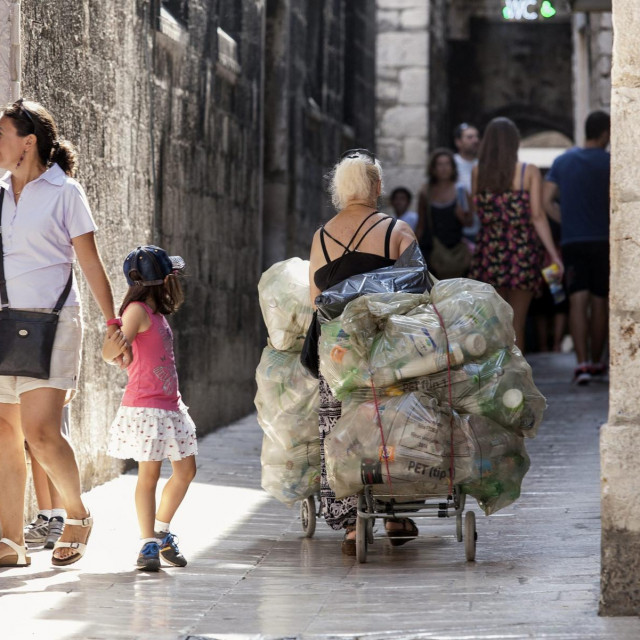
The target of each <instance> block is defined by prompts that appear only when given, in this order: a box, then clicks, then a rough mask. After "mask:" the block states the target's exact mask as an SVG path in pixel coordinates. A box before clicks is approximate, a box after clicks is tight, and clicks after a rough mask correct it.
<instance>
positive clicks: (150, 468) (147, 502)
mask: <svg viewBox="0 0 640 640" xmlns="http://www.w3.org/2000/svg"><path fill="white" fill-rule="evenodd" d="M161 467H162V462H156V461H148V462H139V463H138V482H137V483H136V513H137V514H138V524H139V525H140V537H141V538H153V537H154V531H153V525H154V524H155V517H156V488H157V486H158V479H159V478H160V468H161ZM167 522H168V520H167Z"/></svg>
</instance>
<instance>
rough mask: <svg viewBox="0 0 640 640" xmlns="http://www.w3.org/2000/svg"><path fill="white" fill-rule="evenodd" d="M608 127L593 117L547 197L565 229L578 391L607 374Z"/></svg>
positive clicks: (602, 117)
mask: <svg viewBox="0 0 640 640" xmlns="http://www.w3.org/2000/svg"><path fill="white" fill-rule="evenodd" d="M610 127H611V120H610V118H609V115H608V114H607V113H605V112H604V111H594V112H593V113H591V114H589V117H588V118H587V121H586V123H585V130H586V138H587V140H586V142H585V145H584V147H581V148H580V147H575V148H573V149H569V150H568V151H566V152H565V153H563V154H562V155H561V156H560V157H558V158H556V160H555V161H554V163H553V165H552V166H551V169H550V170H549V172H548V173H547V175H546V178H545V184H544V192H543V204H544V208H545V210H546V211H547V213H548V214H549V215H550V216H551V217H552V218H553V219H554V220H557V221H558V222H560V223H561V224H562V231H561V245H562V260H563V262H564V268H565V284H566V287H567V293H568V294H569V330H570V332H571V337H572V338H573V344H574V348H575V351H576V358H577V359H578V363H577V367H576V369H575V372H574V382H576V383H577V384H580V385H585V384H588V383H589V382H590V381H591V380H592V379H593V378H601V379H603V378H604V376H605V375H606V371H607V367H606V365H605V364H604V363H603V362H602V356H603V352H604V348H605V343H606V339H607V333H608V325H609V306H608V296H609V171H610V165H611V158H610V155H609V153H608V152H607V151H606V148H607V146H608V145H609V137H610ZM589 346H590V348H591V357H590V358H589Z"/></svg>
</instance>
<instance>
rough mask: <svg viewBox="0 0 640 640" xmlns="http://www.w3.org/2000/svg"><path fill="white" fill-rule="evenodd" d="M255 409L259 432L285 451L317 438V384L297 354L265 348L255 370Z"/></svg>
mask: <svg viewBox="0 0 640 640" xmlns="http://www.w3.org/2000/svg"><path fill="white" fill-rule="evenodd" d="M256 383H257V385H258V391H257V393H256V397H255V400H254V402H255V405H256V409H257V411H258V423H259V424H260V426H261V427H262V429H263V431H264V432H265V433H266V434H267V435H268V436H269V437H270V438H271V439H272V440H274V441H276V442H277V443H279V444H280V445H281V446H282V447H283V448H285V449H291V448H292V447H295V446H297V445H300V444H304V443H307V442H311V441H313V440H314V439H315V438H317V437H318V408H319V406H320V395H319V392H318V381H317V380H316V379H315V378H314V377H313V376H312V375H311V374H310V373H309V372H308V371H307V370H306V369H305V368H304V367H303V366H302V364H301V362H300V358H299V354H298V353H297V352H292V351H278V350H276V349H273V348H272V347H271V346H267V347H265V348H264V350H263V351H262V358H261V359H260V364H259V365H258V368H257V369H256Z"/></svg>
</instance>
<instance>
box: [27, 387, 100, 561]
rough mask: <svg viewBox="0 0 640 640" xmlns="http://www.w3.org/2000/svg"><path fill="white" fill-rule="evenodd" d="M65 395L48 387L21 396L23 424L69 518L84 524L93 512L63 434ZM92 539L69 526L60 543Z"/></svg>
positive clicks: (66, 551)
mask: <svg viewBox="0 0 640 640" xmlns="http://www.w3.org/2000/svg"><path fill="white" fill-rule="evenodd" d="M65 393H66V392H65V391H64V390H62V389H52V388H48V387H45V388H41V389H34V390H33V391H27V392H26V393H23V394H22V395H21V396H20V412H21V420H22V424H23V425H24V434H25V437H26V439H27V443H28V444H29V450H30V451H31V454H32V455H33V456H35V458H36V459H37V460H38V462H39V463H40V465H41V466H42V467H43V469H44V470H45V472H46V473H47V475H48V476H49V477H50V478H51V480H52V482H53V484H54V485H55V487H56V489H57V490H58V491H59V492H60V496H61V498H62V504H63V505H64V509H65V510H66V512H67V518H68V519H76V520H81V519H82V518H86V517H87V516H88V515H89V512H88V510H87V508H86V507H85V505H84V503H83V502H82V497H81V488H80V473H79V471H78V465H77V463H76V457H75V454H74V452H73V449H72V447H71V445H70V444H69V441H68V440H67V439H66V438H65V437H64V436H63V435H62V433H61V432H60V421H61V418H62V406H63V404H64V399H65ZM88 535H89V529H88V528H87V527H80V526H77V525H69V524H68V523H67V526H66V527H65V530H64V533H63V534H62V536H61V538H60V541H61V542H86V539H87V537H88ZM75 553H76V550H74V549H71V548H61V549H56V550H55V551H54V555H55V556H56V557H57V558H59V559H63V558H66V557H68V556H70V555H73V554H75Z"/></svg>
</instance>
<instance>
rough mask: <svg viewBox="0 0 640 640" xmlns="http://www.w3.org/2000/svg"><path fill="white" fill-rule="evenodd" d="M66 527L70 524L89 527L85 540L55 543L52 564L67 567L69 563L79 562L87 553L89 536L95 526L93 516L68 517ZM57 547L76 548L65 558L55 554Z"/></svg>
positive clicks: (65, 522)
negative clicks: (75, 518) (76, 518)
mask: <svg viewBox="0 0 640 640" xmlns="http://www.w3.org/2000/svg"><path fill="white" fill-rule="evenodd" d="M64 525H65V529H66V528H67V527H68V526H72V527H82V528H84V529H86V528H87V527H89V531H88V533H87V537H86V539H85V541H84V542H60V541H58V542H56V543H55V545H53V553H54V555H53V556H52V557H51V564H52V565H54V566H56V567H66V566H67V565H70V564H73V563H74V562H78V560H80V558H82V556H83V555H84V554H85V552H86V550H87V542H89V536H90V535H91V529H92V527H93V518H92V517H91V516H90V515H88V516H87V517H86V518H82V520H74V519H73V518H66V520H65V521H64ZM56 549H74V550H75V553H72V554H71V555H70V556H67V557H65V558H58V557H56V556H55V552H56Z"/></svg>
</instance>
